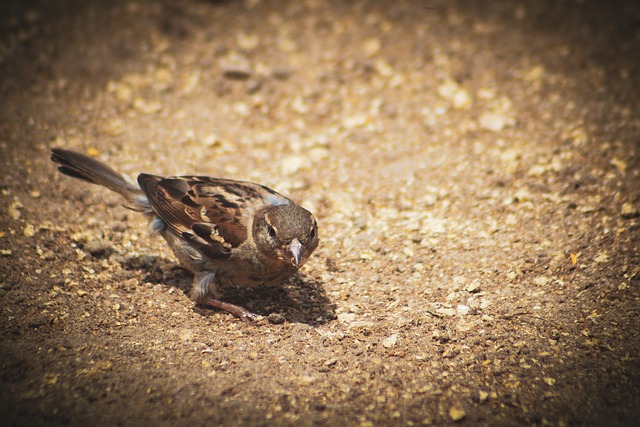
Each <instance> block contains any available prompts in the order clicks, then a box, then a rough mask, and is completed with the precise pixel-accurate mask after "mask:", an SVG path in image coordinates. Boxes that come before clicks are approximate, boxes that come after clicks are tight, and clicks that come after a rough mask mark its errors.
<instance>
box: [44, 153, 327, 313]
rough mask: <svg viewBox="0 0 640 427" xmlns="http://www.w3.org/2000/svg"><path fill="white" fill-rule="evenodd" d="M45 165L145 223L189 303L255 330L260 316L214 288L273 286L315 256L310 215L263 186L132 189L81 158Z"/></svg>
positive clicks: (201, 182)
mask: <svg viewBox="0 0 640 427" xmlns="http://www.w3.org/2000/svg"><path fill="white" fill-rule="evenodd" d="M51 160H52V161H53V162H55V163H57V164H58V170H59V171H60V172H61V173H62V174H64V175H68V176H70V177H73V178H78V179H80V180H84V181H87V182H90V183H92V184H97V185H100V186H103V187H106V188H107V189H109V190H111V191H114V192H116V193H118V194H119V195H120V196H122V197H123V198H124V203H123V206H124V207H126V208H128V209H131V210H133V211H137V212H141V213H142V214H145V215H146V216H147V217H148V218H149V229H150V230H151V231H152V233H158V234H160V235H161V236H162V237H164V239H165V240H166V242H167V243H168V245H169V247H170V248H171V250H172V251H173V253H174V255H175V256H176V258H177V259H178V261H179V263H180V264H181V265H182V266H183V267H184V268H186V269H187V270H189V271H191V272H192V273H193V276H194V280H193V287H192V288H191V291H190V292H189V296H190V298H191V299H192V300H193V301H194V302H195V303H196V304H199V305H203V306H208V307H214V308H217V309H220V310H223V311H226V312H229V313H231V314H232V315H234V316H236V317H238V318H239V319H240V320H242V321H244V322H246V323H254V322H255V321H256V320H257V319H258V317H259V316H257V315H256V314H254V313H252V312H250V311H249V310H247V309H245V308H244V307H241V306H238V305H235V304H231V303H229V302H226V301H223V300H222V299H220V298H221V293H220V287H224V286H229V285H235V286H239V287H256V286H261V285H275V284H278V283H281V282H282V281H284V280H285V279H287V278H289V277H291V276H293V275H294V274H295V273H296V272H297V271H298V270H299V269H300V267H302V265H303V264H304V263H305V262H306V261H307V260H308V259H309V257H310V256H311V254H312V253H313V251H314V250H315V249H316V248H317V246H318V242H319V237H318V223H317V221H316V219H315V218H314V216H313V214H312V213H311V212H309V211H308V210H306V209H305V208H303V207H301V206H299V205H297V204H296V203H294V202H293V201H292V200H291V199H289V198H287V197H285V196H283V195H282V194H280V193H278V192H276V191H274V190H272V189H270V188H268V187H266V186H264V185H261V184H256V183H253V182H248V181H239V180H232V179H224V178H213V177H209V176H199V175H189V176H171V177H163V176H158V175H151V174H147V173H140V174H139V175H138V176H137V179H136V181H134V180H132V179H131V178H130V177H129V176H127V175H122V174H120V173H118V172H116V171H115V170H114V169H112V168H111V167H109V166H108V165H106V164H105V163H103V162H101V161H99V160H97V159H95V158H93V157H89V156H87V155H85V154H82V153H79V152H76V151H72V150H67V149H62V148H54V149H52V150H51Z"/></svg>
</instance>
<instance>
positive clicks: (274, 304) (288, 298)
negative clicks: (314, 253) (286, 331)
mask: <svg viewBox="0 0 640 427" xmlns="http://www.w3.org/2000/svg"><path fill="white" fill-rule="evenodd" d="M127 267H129V268H130V269H141V270H143V271H146V272H147V274H146V277H145V280H146V281H148V282H151V283H158V284H161V285H164V286H167V287H171V286H174V287H176V288H178V289H180V290H182V291H183V292H184V293H185V294H186V295H188V294H189V291H190V290H191V287H192V285H193V274H192V273H191V272H190V271H188V270H186V269H184V268H183V267H182V266H180V265H179V264H176V263H175V262H172V261H170V260H168V259H166V258H162V257H157V258H155V259H154V260H153V262H151V263H143V265H139V263H136V262H132V263H129V264H128V265H127ZM220 292H221V294H222V295H221V298H220V299H221V300H223V301H225V302H230V303H232V304H235V305H239V306H241V307H244V308H246V309H247V310H249V311H251V312H252V313H255V314H259V315H261V316H265V317H267V316H269V315H273V314H274V313H277V314H280V315H281V316H283V317H284V319H285V320H286V321H288V322H292V323H305V324H307V325H311V326H317V325H322V324H325V323H328V322H331V321H333V320H335V319H336V305H335V304H334V303H332V302H331V301H330V300H329V297H328V296H327V292H326V291H325V289H324V287H323V286H322V283H321V282H320V281H319V280H318V279H315V278H313V277H310V276H307V275H304V274H301V273H298V274H296V275H295V276H294V277H292V278H290V279H287V280H285V281H284V282H282V283H281V284H280V285H276V286H259V287H256V288H243V287H239V286H229V287H222V288H221V289H220ZM195 311H196V312H198V313H200V314H202V315H205V316H206V315H209V314H211V313H214V312H216V311H218V310H217V309H215V308H208V307H206V306H200V305H197V306H195Z"/></svg>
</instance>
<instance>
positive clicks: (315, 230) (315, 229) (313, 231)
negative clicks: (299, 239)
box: [309, 224, 318, 239]
mask: <svg viewBox="0 0 640 427" xmlns="http://www.w3.org/2000/svg"><path fill="white" fill-rule="evenodd" d="M317 232H318V226H317V225H316V224H313V227H311V233H309V237H311V238H312V239H315V238H316V233H317Z"/></svg>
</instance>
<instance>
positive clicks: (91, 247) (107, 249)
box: [84, 239, 114, 258]
mask: <svg viewBox="0 0 640 427" xmlns="http://www.w3.org/2000/svg"><path fill="white" fill-rule="evenodd" d="M84 251H85V252H88V253H89V254H90V255H91V256H93V257H94V258H105V257H108V256H109V255H111V254H112V253H113V252H114V249H113V246H111V244H110V243H109V242H107V241H104V240H101V239H94V240H90V241H88V242H87V243H86V244H85V245H84Z"/></svg>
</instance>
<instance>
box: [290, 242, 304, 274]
mask: <svg viewBox="0 0 640 427" xmlns="http://www.w3.org/2000/svg"><path fill="white" fill-rule="evenodd" d="M302 249H303V246H302V243H300V240H298V239H293V240H292V241H291V244H290V245H289V254H290V255H291V264H293V265H295V266H296V268H298V267H300V259H301V258H302Z"/></svg>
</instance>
